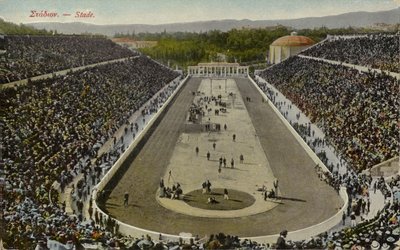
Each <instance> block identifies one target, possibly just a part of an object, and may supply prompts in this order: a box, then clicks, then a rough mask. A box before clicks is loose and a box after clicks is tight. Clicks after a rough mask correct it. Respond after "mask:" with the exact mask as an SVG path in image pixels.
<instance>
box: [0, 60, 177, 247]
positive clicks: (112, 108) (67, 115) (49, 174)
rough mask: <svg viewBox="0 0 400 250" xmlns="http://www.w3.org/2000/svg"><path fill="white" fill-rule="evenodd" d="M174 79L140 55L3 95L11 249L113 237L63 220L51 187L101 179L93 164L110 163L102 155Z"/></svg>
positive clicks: (62, 206) (0, 93)
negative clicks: (79, 178) (75, 180)
mask: <svg viewBox="0 0 400 250" xmlns="http://www.w3.org/2000/svg"><path fill="white" fill-rule="evenodd" d="M177 76H178V73H176V72H174V71H172V70H170V69H167V68H165V67H163V66H161V65H160V64H158V63H156V62H154V61H152V60H150V59H148V58H147V57H145V56H141V57H137V58H131V59H128V60H125V61H123V62H115V63H110V64H106V65H100V66H97V67H94V68H90V69H84V70H80V71H77V72H73V73H68V74H67V75H65V76H57V77H54V78H51V79H44V80H39V81H36V82H30V83H28V84H27V85H23V86H18V87H13V88H3V89H1V90H0V96H1V101H0V102H1V107H2V111H3V115H2V122H1V131H2V137H1V138H2V139H1V140H2V143H1V144H2V147H3V150H2V153H3V155H2V157H3V158H2V162H1V164H2V169H3V170H4V174H5V190H6V192H5V196H4V197H5V199H4V200H3V202H5V205H4V204H3V205H4V206H3V207H5V210H4V218H5V221H6V234H7V235H6V236H7V237H6V239H5V243H6V246H7V247H15V248H20V249H27V248H29V247H30V244H32V242H34V240H37V239H41V238H44V237H45V236H52V237H55V238H59V239H61V240H65V241H67V240H76V239H77V238H82V237H81V236H83V237H85V236H93V234H96V237H98V238H99V239H103V238H104V239H105V237H106V238H107V239H110V238H112V236H110V235H109V234H106V233H105V232H104V231H101V230H100V231H99V230H98V229H97V228H96V227H94V226H92V225H83V224H81V223H79V222H81V221H82V218H81V217H80V218H78V216H76V217H70V216H68V215H66V213H65V212H64V211H65V204H57V196H58V195H57V192H51V190H52V189H53V188H52V187H54V185H55V184H59V185H60V186H61V190H63V188H64V187H65V186H66V185H68V184H69V183H70V182H71V181H72V180H73V178H74V177H75V176H76V175H78V174H80V173H81V172H83V171H85V172H86V170H87V169H88V168H90V169H93V170H92V171H90V170H87V172H88V177H87V178H88V179H89V180H90V178H93V179H94V180H93V181H98V178H99V172H101V169H100V170H99V166H98V165H96V164H101V163H104V161H105V160H107V159H110V158H111V156H110V155H103V156H98V155H97V153H98V149H99V148H100V146H101V145H103V144H104V143H105V142H106V141H107V140H108V139H110V138H112V136H113V134H114V132H115V131H116V130H117V129H118V128H119V127H121V126H123V125H126V124H127V123H129V122H128V118H129V117H130V116H131V115H132V114H133V113H134V112H135V111H137V110H138V109H139V108H140V107H141V106H142V105H143V104H144V103H145V102H147V101H148V100H149V99H150V98H151V97H152V96H153V95H155V94H156V93H157V92H158V91H159V90H160V89H161V88H163V87H164V86H166V84H168V83H169V82H171V81H172V80H174V79H175V78H176V77H177ZM150 108H151V109H153V110H154V109H155V107H150ZM145 112H150V111H146V110H145ZM131 128H133V124H132V125H131ZM114 156H115V157H116V158H117V157H118V155H114ZM115 157H114V158H115ZM96 158H98V159H97V160H96ZM91 159H95V160H94V161H91ZM96 179H97V180H96ZM78 188H79V187H78V186H77V189H78ZM87 195H88V193H86V194H85V196H87ZM81 196H84V195H83V194H81ZM77 214H78V213H77ZM89 227H90V229H88V228H89ZM107 235H108V236H110V237H108V236H107ZM96 237H95V238H96Z"/></svg>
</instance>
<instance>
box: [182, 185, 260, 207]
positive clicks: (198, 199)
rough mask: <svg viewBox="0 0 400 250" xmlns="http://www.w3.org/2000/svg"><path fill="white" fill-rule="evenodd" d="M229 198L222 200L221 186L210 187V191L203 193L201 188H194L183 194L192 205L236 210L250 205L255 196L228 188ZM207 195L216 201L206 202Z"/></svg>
mask: <svg viewBox="0 0 400 250" xmlns="http://www.w3.org/2000/svg"><path fill="white" fill-rule="evenodd" d="M228 194H229V200H224V190H223V189H222V188H215V189H211V193H210V194H209V193H206V194H203V193H202V190H201V189H199V190H194V191H192V192H190V193H188V194H185V198H184V201H185V202H186V203H187V204H189V205H190V206H192V207H197V208H202V209H210V210H237V209H242V208H245V207H248V206H251V205H252V204H253V203H254V202H255V198H254V197H253V196H252V195H250V194H248V193H245V192H241V191H237V190H232V189H228ZM208 197H215V199H216V200H217V202H218V203H216V204H209V203H207V199H208Z"/></svg>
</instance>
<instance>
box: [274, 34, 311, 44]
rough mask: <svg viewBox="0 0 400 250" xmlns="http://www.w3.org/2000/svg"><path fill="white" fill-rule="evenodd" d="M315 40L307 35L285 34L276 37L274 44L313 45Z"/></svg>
mask: <svg viewBox="0 0 400 250" xmlns="http://www.w3.org/2000/svg"><path fill="white" fill-rule="evenodd" d="M314 43H315V42H314V41H313V40H312V39H311V38H308V37H306V36H293V35H292V36H283V37H280V38H278V39H276V40H275V41H274V42H273V43H271V45H272V46H308V45H313V44H314Z"/></svg>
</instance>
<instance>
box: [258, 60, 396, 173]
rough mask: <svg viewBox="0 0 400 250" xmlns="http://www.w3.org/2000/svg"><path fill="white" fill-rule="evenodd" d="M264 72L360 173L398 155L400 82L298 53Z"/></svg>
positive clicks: (264, 76) (266, 78)
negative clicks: (302, 56)
mask: <svg viewBox="0 0 400 250" xmlns="http://www.w3.org/2000/svg"><path fill="white" fill-rule="evenodd" d="M260 76H261V77H262V78H264V79H265V80H266V81H267V82H269V83H270V84H272V85H274V86H275V87H276V88H277V89H278V90H279V91H280V92H281V93H282V94H283V95H285V96H286V97H287V98H288V99H290V100H291V101H292V102H293V103H294V104H295V105H296V106H297V107H298V108H299V109H300V110H301V111H302V112H303V113H304V114H306V115H307V116H308V117H309V118H310V120H311V122H312V123H315V124H317V125H318V126H319V127H320V128H321V129H322V130H323V131H324V133H325V135H326V138H327V140H328V141H329V142H330V143H331V144H332V145H333V146H334V147H335V149H336V151H337V152H338V154H339V155H340V156H344V157H343V158H345V159H348V163H350V165H351V166H352V167H353V168H354V169H356V170H357V171H361V170H364V169H367V168H369V167H372V166H374V165H375V164H377V163H380V162H382V161H384V160H387V159H390V158H392V157H394V156H397V155H398V148H399V146H400V145H399V141H398V138H399V130H398V126H397V120H398V112H397V111H398V107H399V100H400V96H399V84H398V81H397V80H396V79H395V78H393V77H391V76H387V75H385V74H377V73H372V72H367V73H365V72H359V71H358V70H355V69H352V68H348V67H345V66H340V65H332V64H329V63H326V62H323V61H317V60H312V59H307V58H301V57H298V56H295V57H291V58H289V59H287V60H286V61H284V62H282V63H280V64H278V65H275V66H274V67H271V68H269V69H266V70H265V71H263V72H262V73H261V74H260Z"/></svg>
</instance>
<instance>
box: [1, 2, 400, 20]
mask: <svg viewBox="0 0 400 250" xmlns="http://www.w3.org/2000/svg"><path fill="white" fill-rule="evenodd" d="M399 6H400V0H107V1H106V0H0V18H3V19H5V20H6V21H11V22H14V23H18V24H19V23H31V22H87V23H93V24H165V23H175V22H193V21H207V20H222V19H239V20H240V19H250V20H276V19H293V18H301V17H318V16H327V15H336V14H342V13H347V12H354V11H370V12H372V11H381V10H390V9H394V8H397V7H399ZM44 12H47V13H54V14H53V15H55V16H40V14H42V13H44ZM77 12H80V13H85V14H88V15H86V16H79V15H78V16H77ZM90 13H92V14H90ZM37 14H39V15H37ZM64 14H67V16H64ZM68 14H69V15H68Z"/></svg>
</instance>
